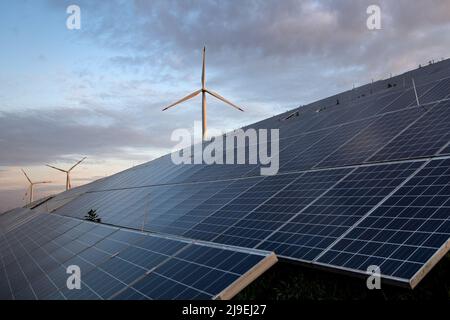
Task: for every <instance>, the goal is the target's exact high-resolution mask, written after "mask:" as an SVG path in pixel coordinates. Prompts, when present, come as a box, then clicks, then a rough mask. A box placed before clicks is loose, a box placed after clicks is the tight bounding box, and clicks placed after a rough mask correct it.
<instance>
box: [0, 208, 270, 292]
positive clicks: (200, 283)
mask: <svg viewBox="0 0 450 320" xmlns="http://www.w3.org/2000/svg"><path fill="white" fill-rule="evenodd" d="M0 248H1V251H0V252H1V256H0V262H1V266H2V268H1V273H0V299H26V300H28V299H122V298H133V299H217V298H219V299H220V298H230V297H232V296H233V295H234V294H235V293H237V292H238V290H239V289H241V288H242V286H245V284H246V283H248V280H247V279H246V275H247V274H248V273H249V272H251V273H252V274H253V276H254V274H260V273H262V272H263V271H265V269H267V268H268V267H270V266H271V264H273V263H274V262H275V261H276V258H275V256H274V255H273V254H270V253H269V252H263V251H261V252H259V251H254V250H253V251H249V250H239V249H236V248H230V247H222V248H220V247H217V246H211V245H205V244H199V243H193V242H191V241H186V240H179V239H175V238H170V239H169V238H164V237H160V236H156V235H149V234H144V233H138V232H134V231H130V230H123V229H119V228H117V227H111V226H103V225H98V224H95V223H91V222H85V221H81V220H75V219H72V218H67V217H62V216H58V215H49V214H41V215H39V216H37V217H35V218H34V219H32V220H31V221H29V222H27V223H25V224H22V225H21V226H19V227H16V228H15V229H14V230H13V231H11V232H7V233H5V234H4V235H2V237H1V238H0ZM70 266H78V267H79V268H80V271H81V277H80V279H81V287H80V289H76V288H75V289H73V288H70V286H68V285H67V282H68V279H69V276H70V275H71V273H68V271H67V270H68V268H69V267H70Z"/></svg>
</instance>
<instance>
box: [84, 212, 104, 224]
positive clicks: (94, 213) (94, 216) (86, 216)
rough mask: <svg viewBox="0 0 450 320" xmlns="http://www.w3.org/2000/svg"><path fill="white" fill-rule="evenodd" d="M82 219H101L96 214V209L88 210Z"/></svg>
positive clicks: (94, 220) (95, 220) (100, 220)
mask: <svg viewBox="0 0 450 320" xmlns="http://www.w3.org/2000/svg"><path fill="white" fill-rule="evenodd" d="M84 219H85V220H88V221H92V222H98V223H100V222H102V219H101V218H100V217H99V216H98V214H97V210H93V209H91V210H89V212H88V213H87V215H85V216H84Z"/></svg>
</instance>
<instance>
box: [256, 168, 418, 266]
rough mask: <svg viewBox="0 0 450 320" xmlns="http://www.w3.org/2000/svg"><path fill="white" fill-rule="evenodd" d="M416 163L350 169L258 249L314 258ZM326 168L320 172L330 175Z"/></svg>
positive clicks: (411, 170) (406, 174)
mask: <svg viewBox="0 0 450 320" xmlns="http://www.w3.org/2000/svg"><path fill="white" fill-rule="evenodd" d="M419 165H420V163H416V162H412V163H402V164H387V165H376V166H366V167H360V168H356V169H354V170H352V171H351V172H350V173H349V174H348V175H346V176H345V177H343V179H342V180H340V181H336V182H337V184H335V185H334V186H332V188H330V189H326V190H325V191H326V192H325V193H324V194H322V195H320V196H318V197H317V198H315V199H314V201H312V202H311V203H310V204H309V205H308V206H306V207H304V208H302V210H300V211H298V212H297V213H296V214H295V215H294V216H293V217H292V219H290V220H289V221H288V222H287V223H286V224H284V225H283V226H282V227H281V228H280V229H279V230H277V231H276V232H274V233H273V234H272V235H270V236H269V237H268V238H267V239H266V240H265V241H264V242H263V243H261V245H259V246H258V248H260V249H263V248H264V249H265V250H273V251H275V252H276V253H277V255H279V256H285V257H288V258H292V259H298V260H303V261H311V260H313V259H314V258H315V257H316V256H317V255H319V254H320V253H321V252H322V251H323V250H324V249H326V248H327V247H328V246H329V245H330V244H331V243H333V241H335V240H336V239H337V238H338V237H339V236H341V235H342V234H343V233H344V232H345V231H347V230H348V229H349V228H350V227H351V226H352V225H354V224H355V223H356V222H357V221H358V220H359V219H360V218H361V217H363V216H364V215H365V214H366V213H367V212H368V211H369V210H370V209H371V208H372V207H373V206H375V205H376V204H377V203H379V202H380V201H381V200H382V199H383V198H384V197H385V196H387V195H388V194H389V193H390V192H391V191H393V190H394V189H395V187H396V186H398V185H399V184H400V183H401V182H402V181H404V180H405V179H406V178H407V177H409V176H410V175H411V174H412V173H413V172H414V171H415V170H416V169H417V168H418V167H419ZM347 170H348V169H347ZM327 171H328V170H327ZM327 171H324V172H323V173H322V174H323V175H326V174H329V173H328V172H327ZM347 172H348V171H347ZM269 248H270V249H269Z"/></svg>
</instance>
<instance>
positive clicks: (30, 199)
mask: <svg viewBox="0 0 450 320" xmlns="http://www.w3.org/2000/svg"><path fill="white" fill-rule="evenodd" d="M21 170H22V172H23V174H24V175H25V177H26V178H27V180H28V182H29V183H30V186H29V187H28V191H27V193H26V194H25V196H27V195H28V197H29V198H28V204H30V203H32V202H33V191H34V186H35V185H37V184H43V183H51V181H38V182H32V181H31V179H30V177H28V175H27V174H26V172H25V170H23V169H21Z"/></svg>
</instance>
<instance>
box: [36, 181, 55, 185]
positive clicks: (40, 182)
mask: <svg viewBox="0 0 450 320" xmlns="http://www.w3.org/2000/svg"><path fill="white" fill-rule="evenodd" d="M43 183H52V182H51V181H39V182H35V183H33V184H43Z"/></svg>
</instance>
